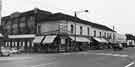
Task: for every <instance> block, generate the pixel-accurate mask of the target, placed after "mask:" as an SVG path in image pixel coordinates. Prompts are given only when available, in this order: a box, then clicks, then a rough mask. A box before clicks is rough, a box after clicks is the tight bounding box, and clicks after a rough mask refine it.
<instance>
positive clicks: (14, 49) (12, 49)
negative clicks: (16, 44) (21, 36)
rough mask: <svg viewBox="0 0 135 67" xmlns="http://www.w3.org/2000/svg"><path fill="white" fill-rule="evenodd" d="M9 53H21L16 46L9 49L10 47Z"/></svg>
mask: <svg viewBox="0 0 135 67" xmlns="http://www.w3.org/2000/svg"><path fill="white" fill-rule="evenodd" d="M10 53H11V54H18V53H21V52H20V50H19V49H17V48H11V49H10Z"/></svg>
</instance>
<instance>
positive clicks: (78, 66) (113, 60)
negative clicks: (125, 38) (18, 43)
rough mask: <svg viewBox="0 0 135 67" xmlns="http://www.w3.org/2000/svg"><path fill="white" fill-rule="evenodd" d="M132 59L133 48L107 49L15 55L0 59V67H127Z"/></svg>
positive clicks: (134, 54) (134, 51)
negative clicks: (121, 49)
mask: <svg viewBox="0 0 135 67" xmlns="http://www.w3.org/2000/svg"><path fill="white" fill-rule="evenodd" d="M134 58H135V48H128V49H127V48H126V49H124V50H123V51H112V50H108V49H107V50H89V51H84V52H73V53H58V54H56V53H54V54H36V53H35V54H16V55H11V56H10V57H0V67H128V66H130V63H131V62H132V61H134V60H135V59H134ZM131 64H132V63H131ZM130 67H133V65H132V66H130Z"/></svg>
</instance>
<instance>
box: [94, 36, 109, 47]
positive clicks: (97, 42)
mask: <svg viewBox="0 0 135 67" xmlns="http://www.w3.org/2000/svg"><path fill="white" fill-rule="evenodd" d="M108 46H109V45H108V41H107V40H105V39H104V38H97V37H93V38H92V48H93V49H105V48H108Z"/></svg>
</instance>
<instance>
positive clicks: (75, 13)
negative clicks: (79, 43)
mask: <svg viewBox="0 0 135 67" xmlns="http://www.w3.org/2000/svg"><path fill="white" fill-rule="evenodd" d="M82 12H88V10H83V11H75V12H74V17H75V19H76V22H77V18H78V17H77V13H82ZM76 22H75V42H74V45H75V46H76Z"/></svg>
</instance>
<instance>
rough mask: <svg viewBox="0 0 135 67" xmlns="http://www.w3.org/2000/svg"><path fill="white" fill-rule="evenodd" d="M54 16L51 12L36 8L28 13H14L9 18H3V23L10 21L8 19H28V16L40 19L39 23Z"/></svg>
mask: <svg viewBox="0 0 135 67" xmlns="http://www.w3.org/2000/svg"><path fill="white" fill-rule="evenodd" d="M50 14H52V13H51V12H48V11H45V10H40V9H38V8H34V9H33V10H29V11H26V12H14V13H12V14H10V15H8V16H5V17H2V21H5V20H8V19H14V18H19V17H23V16H25V17H27V16H34V15H36V17H37V18H38V20H37V21H39V20H42V19H44V18H46V17H47V16H49V15H50Z"/></svg>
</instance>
